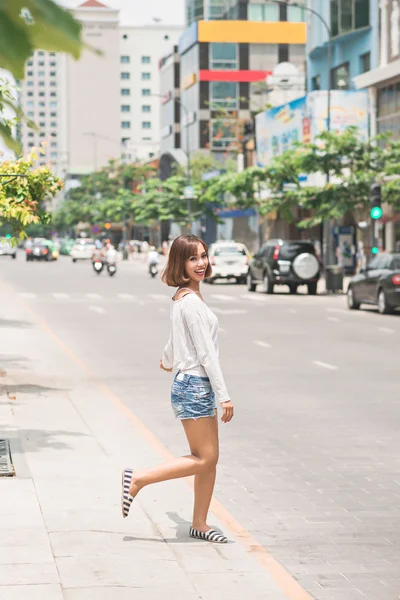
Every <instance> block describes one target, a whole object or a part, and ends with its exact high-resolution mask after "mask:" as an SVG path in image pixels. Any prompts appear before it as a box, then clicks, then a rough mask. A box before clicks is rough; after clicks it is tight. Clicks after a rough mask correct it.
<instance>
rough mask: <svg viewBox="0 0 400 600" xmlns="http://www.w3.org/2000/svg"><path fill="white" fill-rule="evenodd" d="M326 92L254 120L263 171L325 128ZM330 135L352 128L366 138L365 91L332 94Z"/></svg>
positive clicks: (263, 114)
mask: <svg viewBox="0 0 400 600" xmlns="http://www.w3.org/2000/svg"><path fill="white" fill-rule="evenodd" d="M327 96H328V92H326V91H315V92H310V93H309V94H307V96H303V97H302V98H298V99H297V100H293V101H292V102H288V103H287V104H283V105H282V106H277V107H276V108H272V109H270V110H267V111H265V112H263V113H260V114H259V115H257V116H256V141H257V164H258V165H259V166H260V167H265V166H266V165H267V164H268V163H269V162H270V161H271V159H272V158H273V157H274V156H278V155H279V154H282V153H283V152H284V151H285V150H288V149H289V148H290V146H291V145H292V144H293V143H294V142H303V143H308V142H311V141H314V139H315V137H316V136H317V135H319V134H320V133H322V132H323V131H325V130H326V128H327V114H328V103H327ZM330 116H331V131H338V132H343V131H345V129H347V127H349V126H350V125H353V126H355V127H358V128H359V130H360V133H361V135H362V136H363V137H365V138H366V137H368V92H367V90H359V91H350V90H345V91H341V90H332V91H331V111H330Z"/></svg>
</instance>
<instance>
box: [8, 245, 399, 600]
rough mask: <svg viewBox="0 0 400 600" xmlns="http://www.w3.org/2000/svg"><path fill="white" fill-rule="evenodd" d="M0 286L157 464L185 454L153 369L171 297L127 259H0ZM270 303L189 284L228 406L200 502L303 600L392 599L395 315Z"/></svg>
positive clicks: (283, 296)
mask: <svg viewBox="0 0 400 600" xmlns="http://www.w3.org/2000/svg"><path fill="white" fill-rule="evenodd" d="M0 279H1V280H3V281H4V282H6V283H8V284H10V285H11V286H12V287H13V288H14V290H16V291H17V293H19V294H20V295H21V297H22V298H24V299H25V301H26V302H28V303H29V304H30V305H31V307H32V308H33V309H34V310H35V311H36V312H37V313H38V314H39V315H40V316H41V317H42V318H43V319H44V320H45V321H46V322H47V323H48V325H49V326H50V327H51V328H52V329H53V331H54V332H55V333H56V334H57V335H58V336H59V337H60V338H61V339H62V340H63V341H64V342H65V343H66V344H67V345H68V346H69V347H70V348H71V349H72V350H73V351H74V352H75V353H76V354H77V355H78V357H80V358H81V359H82V360H84V362H85V363H86V364H87V365H88V366H89V367H90V368H91V369H92V370H93V371H94V372H95V373H96V374H97V375H98V377H99V378H102V379H103V380H105V381H106V382H107V384H108V385H109V386H110V387H111V388H112V389H113V390H114V391H115V392H116V393H117V394H118V395H119V397H120V398H122V400H123V401H124V403H125V404H126V405H127V406H129V407H130V408H131V409H132V411H133V412H134V413H135V414H136V415H137V416H138V417H139V418H140V419H141V420H142V421H143V422H144V423H145V424H146V425H147V426H148V427H149V428H150V429H151V430H152V431H153V432H154V433H155V435H156V436H158V437H159V439H160V440H161V441H162V442H163V443H164V444H165V445H166V446H167V447H168V448H169V449H170V450H171V451H173V452H174V453H176V454H180V453H182V452H186V445H185V440H184V438H183V435H182V431H181V427H180V424H179V423H178V422H177V421H174V418H173V415H172V411H171V408H170V405H169V386H170V380H171V377H170V375H167V374H165V373H163V372H161V371H160V370H159V368H158V363H159V359H160V357H161V354H162V350H163V347H164V344H165V342H166V339H167V335H168V328H169V308H170V297H171V296H172V290H169V289H168V288H166V286H164V285H162V283H161V282H160V280H159V279H156V280H150V278H149V277H148V275H147V273H146V269H145V266H144V264H143V263H142V262H135V261H130V262H122V263H120V264H119V271H118V273H117V276H116V277H115V278H110V277H108V275H107V274H106V273H103V274H102V275H101V276H97V275H96V274H94V273H93V271H92V269H91V266H90V264H88V263H87V262H78V263H76V264H72V261H71V260H70V259H69V258H65V257H61V258H60V260H59V261H58V262H54V263H49V264H47V263H26V262H25V260H24V257H23V254H22V253H20V254H19V256H18V258H17V260H15V261H12V260H9V259H8V258H4V259H2V260H1V262H0ZM282 290H283V291H282V293H278V294H274V295H273V296H267V295H265V294H262V293H255V294H249V293H248V292H247V290H246V288H245V286H238V285H234V284H232V285H230V284H221V285H218V284H216V285H213V286H211V285H210V286H205V287H204V295H205V299H206V301H207V302H208V304H209V305H210V306H211V308H212V309H213V310H215V312H216V314H217V315H218V317H219V318H220V326H221V334H220V343H221V361H222V366H223V370H224V373H225V376H226V381H227V385H228V389H229V390H230V393H231V398H232V401H233V402H234V403H235V405H236V417H235V419H234V421H233V422H232V423H231V424H229V425H223V426H222V427H221V450H222V451H221V461H220V467H219V477H218V482H217V487H216V492H215V495H216V497H217V498H218V499H219V500H220V501H221V502H223V503H224V504H225V505H226V506H227V508H228V509H229V510H230V512H231V513H232V514H233V515H234V516H235V517H236V518H237V519H238V520H239V521H240V522H241V523H242V525H243V526H244V527H246V528H247V529H248V530H249V531H250V533H251V534H252V535H253V536H254V537H255V538H256V539H257V540H258V541H259V542H261V543H262V544H263V545H265V546H266V547H267V548H268V550H269V551H270V552H271V553H272V554H273V555H274V556H275V558H277V559H278V560H279V561H280V562H281V563H282V564H283V565H284V566H285V567H286V568H287V569H288V570H289V571H290V573H291V574H292V575H294V576H295V577H296V578H297V579H298V580H299V582H300V583H301V585H302V586H303V587H304V588H305V589H307V590H308V591H309V592H310V593H311V594H312V595H313V596H314V597H315V598H317V599H318V600H319V599H320V600H323V599H329V600H337V599H340V600H350V599H361V598H371V599H373V600H377V599H379V600H394V599H398V598H400V568H399V564H400V563H399V561H400V528H399V524H400V503H399V498H400V436H399V425H400V402H399V398H400V394H399V389H400V368H399V337H400V315H399V314H397V315H388V316H381V315H379V314H378V313H377V312H376V311H375V310H373V309H369V310H365V311H349V310H347V307H346V301H345V297H343V296H316V297H309V296H307V295H303V294H299V295H297V296H291V295H289V294H287V293H286V291H285V290H284V288H282ZM0 301H1V299H0ZM0 366H1V365H0ZM133 462H134V458H133Z"/></svg>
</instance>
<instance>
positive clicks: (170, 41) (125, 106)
mask: <svg viewBox="0 0 400 600" xmlns="http://www.w3.org/2000/svg"><path fill="white" fill-rule="evenodd" d="M181 33H182V28H181V27H178V26H163V25H153V26H144V27H122V28H121V44H120V52H121V64H120V73H121V82H120V83H121V139H122V140H125V143H124V146H125V147H124V150H123V154H124V155H125V157H126V159H128V160H132V161H135V160H138V159H145V158H152V157H153V156H155V155H157V154H158V153H159V147H160V101H161V98H160V97H159V96H160V71H159V63H160V59H161V58H162V57H163V56H164V55H165V54H167V53H169V52H170V50H171V48H172V47H173V46H174V44H177V42H178V39H179V36H180V35H181Z"/></svg>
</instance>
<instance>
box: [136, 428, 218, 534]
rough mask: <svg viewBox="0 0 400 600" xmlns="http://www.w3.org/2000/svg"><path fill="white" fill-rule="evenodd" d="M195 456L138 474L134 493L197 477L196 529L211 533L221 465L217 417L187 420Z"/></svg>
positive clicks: (187, 435) (186, 431)
mask: <svg viewBox="0 0 400 600" xmlns="http://www.w3.org/2000/svg"><path fill="white" fill-rule="evenodd" d="M182 424H183V427H184V429H185V433H186V437H187V439H188V442H189V446H190V450H191V452H192V454H190V455H188V456H181V457H180V458H176V459H174V460H172V461H169V462H167V463H165V464H161V465H158V466H157V467H153V468H151V469H147V470H145V471H136V472H135V473H134V477H133V479H132V484H131V488H130V493H131V495H132V496H136V494H137V493H138V492H139V491H140V490H141V489H142V488H143V487H145V486H146V485H150V484H152V483H159V482H160V481H167V480H169V479H178V478H180V477H189V476H190V475H195V504H194V513H193V527H195V529H198V530H199V531H207V530H208V529H209V527H208V526H207V523H206V519H207V513H208V509H209V506H210V502H211V497H212V492H213V489H214V482H215V472H216V464H217V462H218V421H217V417H216V416H215V417H203V418H201V419H197V420H194V419H185V420H183V421H182Z"/></svg>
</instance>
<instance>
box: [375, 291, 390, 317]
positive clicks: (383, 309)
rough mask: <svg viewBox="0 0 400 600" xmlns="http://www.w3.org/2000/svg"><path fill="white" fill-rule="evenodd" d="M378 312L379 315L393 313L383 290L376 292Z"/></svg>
mask: <svg viewBox="0 0 400 600" xmlns="http://www.w3.org/2000/svg"><path fill="white" fill-rule="evenodd" d="M378 311H379V313H380V314H381V315H387V314H389V313H391V312H393V308H392V307H391V306H390V304H388V301H387V299H386V294H385V290H382V289H380V290H379V292H378Z"/></svg>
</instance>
